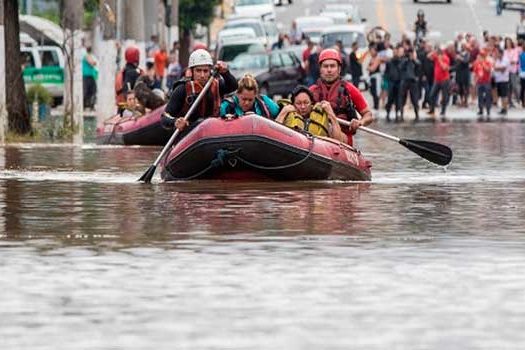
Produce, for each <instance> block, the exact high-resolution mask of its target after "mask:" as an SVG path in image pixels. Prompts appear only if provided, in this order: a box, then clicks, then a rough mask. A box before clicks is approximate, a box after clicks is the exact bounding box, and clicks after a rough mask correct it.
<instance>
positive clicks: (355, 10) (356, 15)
mask: <svg viewBox="0 0 525 350" xmlns="http://www.w3.org/2000/svg"><path fill="white" fill-rule="evenodd" d="M322 11H326V12H328V11H331V12H341V13H344V14H346V16H347V17H348V20H349V22H351V23H352V24H359V23H361V22H365V21H366V19H364V18H361V14H360V12H359V7H358V6H356V5H352V4H342V3H337V4H325V5H324V6H323V9H322Z"/></svg>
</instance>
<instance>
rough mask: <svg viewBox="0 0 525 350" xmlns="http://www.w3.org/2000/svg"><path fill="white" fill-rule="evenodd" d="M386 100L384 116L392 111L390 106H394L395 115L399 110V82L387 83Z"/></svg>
mask: <svg viewBox="0 0 525 350" xmlns="http://www.w3.org/2000/svg"><path fill="white" fill-rule="evenodd" d="M388 84H389V86H388V100H387V102H386V114H387V115H388V114H389V113H390V110H391V109H392V105H393V104H395V105H396V115H397V113H398V112H399V111H400V110H401V105H400V102H401V99H400V98H399V94H400V92H401V89H400V88H401V81H399V80H396V81H389V82H388Z"/></svg>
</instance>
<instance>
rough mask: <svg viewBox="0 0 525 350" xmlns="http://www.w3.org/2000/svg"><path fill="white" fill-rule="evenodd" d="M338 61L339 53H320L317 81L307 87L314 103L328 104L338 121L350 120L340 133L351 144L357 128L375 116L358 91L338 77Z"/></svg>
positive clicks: (331, 51) (329, 50)
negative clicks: (325, 102) (323, 102)
mask: <svg viewBox="0 0 525 350" xmlns="http://www.w3.org/2000/svg"><path fill="white" fill-rule="evenodd" d="M341 62H342V61H341V54H340V53H339V52H337V50H335V49H325V50H323V51H322V52H321V54H320V55H319V65H320V78H319V79H318V80H317V82H316V83H315V84H314V85H312V86H310V90H311V91H312V93H313V95H314V100H315V102H321V101H323V100H326V101H328V102H330V105H331V106H332V109H333V110H334V112H335V114H336V116H337V118H340V119H345V120H348V121H350V126H348V127H346V126H345V127H343V132H344V133H345V134H346V136H347V138H348V142H347V143H348V144H349V145H352V143H353V135H354V134H355V133H356V131H357V129H358V128H359V127H360V126H367V125H369V124H371V123H372V122H373V121H374V117H373V115H372V112H371V111H370V109H369V108H368V103H367V102H366V100H365V98H364V96H363V95H362V94H361V92H360V91H359V89H358V88H356V87H355V86H354V85H352V84H351V83H349V82H347V81H344V80H342V79H341V78H340V75H341ZM356 112H358V113H359V114H358V113H356ZM359 116H361V117H359Z"/></svg>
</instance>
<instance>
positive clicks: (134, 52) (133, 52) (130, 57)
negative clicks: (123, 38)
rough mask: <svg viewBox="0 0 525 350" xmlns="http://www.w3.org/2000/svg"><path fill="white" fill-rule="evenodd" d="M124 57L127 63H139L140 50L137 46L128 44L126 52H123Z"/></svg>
mask: <svg viewBox="0 0 525 350" xmlns="http://www.w3.org/2000/svg"><path fill="white" fill-rule="evenodd" d="M124 57H125V58H126V62H128V63H132V64H139V61H140V51H139V49H138V48H137V47H135V46H130V47H128V48H127V49H126V52H125V53H124Z"/></svg>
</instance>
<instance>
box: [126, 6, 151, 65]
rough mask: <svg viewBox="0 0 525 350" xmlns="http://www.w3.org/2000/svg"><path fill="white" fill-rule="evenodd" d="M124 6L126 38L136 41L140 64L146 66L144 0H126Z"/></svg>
mask: <svg viewBox="0 0 525 350" xmlns="http://www.w3.org/2000/svg"><path fill="white" fill-rule="evenodd" d="M124 7H125V9H124V11H125V13H126V14H125V17H126V21H125V22H124V24H125V30H124V33H125V35H124V39H128V40H132V41H134V45H136V46H137V47H138V48H139V49H140V52H141V54H140V66H141V67H144V66H145V65H146V57H145V56H146V55H145V52H146V40H145V30H144V28H145V21H144V0H126V1H125V2H124ZM124 49H125V47H124Z"/></svg>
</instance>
